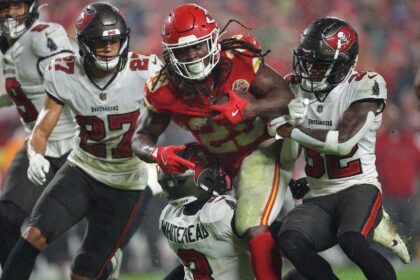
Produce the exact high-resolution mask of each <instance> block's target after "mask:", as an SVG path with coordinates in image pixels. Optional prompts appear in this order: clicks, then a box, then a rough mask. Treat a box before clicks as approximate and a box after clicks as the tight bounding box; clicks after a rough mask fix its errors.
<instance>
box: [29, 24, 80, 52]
mask: <svg viewBox="0 0 420 280" xmlns="http://www.w3.org/2000/svg"><path fill="white" fill-rule="evenodd" d="M29 32H30V33H31V37H32V38H31V39H32V50H33V52H34V53H35V55H36V56H38V57H48V56H51V55H53V54H55V53H58V52H60V51H62V50H72V46H71V44H70V40H69V38H68V35H67V32H66V31H65V30H64V28H63V27H62V26H61V25H59V24H57V23H52V22H37V23H36V24H34V25H33V26H32V27H31V28H30V29H29Z"/></svg>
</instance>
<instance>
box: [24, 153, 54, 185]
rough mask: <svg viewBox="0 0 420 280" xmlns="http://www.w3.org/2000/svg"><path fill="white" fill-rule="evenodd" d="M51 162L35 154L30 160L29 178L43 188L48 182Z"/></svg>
mask: <svg viewBox="0 0 420 280" xmlns="http://www.w3.org/2000/svg"><path fill="white" fill-rule="evenodd" d="M49 170H50V162H49V161H48V160H47V159H46V158H44V156H42V155H40V154H35V155H34V156H32V157H31V158H30V159H29V167H28V178H29V180H31V182H32V183H34V184H35V185H38V186H41V185H43V184H44V183H45V181H46V180H47V177H46V175H47V173H48V171H49Z"/></svg>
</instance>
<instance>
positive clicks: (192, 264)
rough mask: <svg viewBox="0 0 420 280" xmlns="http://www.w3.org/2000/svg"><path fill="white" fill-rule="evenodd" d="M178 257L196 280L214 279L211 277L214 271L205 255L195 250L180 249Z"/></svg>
mask: <svg viewBox="0 0 420 280" xmlns="http://www.w3.org/2000/svg"><path fill="white" fill-rule="evenodd" d="M178 257H179V258H180V259H181V261H182V264H183V265H184V266H185V267H188V268H189V269H190V270H191V271H192V273H193V276H194V279H195V280H210V279H214V278H213V277H211V274H212V273H213V271H212V270H211V267H210V264H209V262H208V261H207V258H206V256H205V255H203V254H201V253H200V252H197V251H196V250H193V249H189V250H184V249H179V250H178Z"/></svg>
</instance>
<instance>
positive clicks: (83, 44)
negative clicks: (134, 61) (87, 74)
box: [76, 2, 130, 71]
mask: <svg viewBox="0 0 420 280" xmlns="http://www.w3.org/2000/svg"><path fill="white" fill-rule="evenodd" d="M76 36H77V42H78V44H79V52H80V56H82V57H83V58H84V59H85V63H88V64H90V65H93V66H95V67H96V68H99V69H102V70H112V69H114V68H115V67H118V70H119V71H120V70H122V69H123V68H124V66H125V63H126V62H127V58H128V49H129V47H128V45H129V40H130V29H129V28H128V27H127V23H126V22H125V19H124V18H123V16H122V15H121V13H120V11H119V10H118V9H117V8H116V7H114V6H113V5H111V4H109V3H105V2H98V3H93V4H90V5H88V6H86V7H85V8H84V9H83V11H82V13H81V14H80V16H79V18H78V20H77V23H76ZM115 39H118V40H120V50H119V53H118V56H117V57H116V58H113V59H111V60H106V61H102V60H99V59H98V57H97V55H96V47H97V46H98V45H100V44H101V43H103V42H106V41H113V40H115Z"/></svg>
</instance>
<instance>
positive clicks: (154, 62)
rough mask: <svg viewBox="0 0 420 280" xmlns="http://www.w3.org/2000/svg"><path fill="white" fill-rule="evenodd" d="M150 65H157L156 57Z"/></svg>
mask: <svg viewBox="0 0 420 280" xmlns="http://www.w3.org/2000/svg"><path fill="white" fill-rule="evenodd" d="M152 63H153V64H155V65H156V64H157V59H156V56H155V59H154V60H153V61H152Z"/></svg>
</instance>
